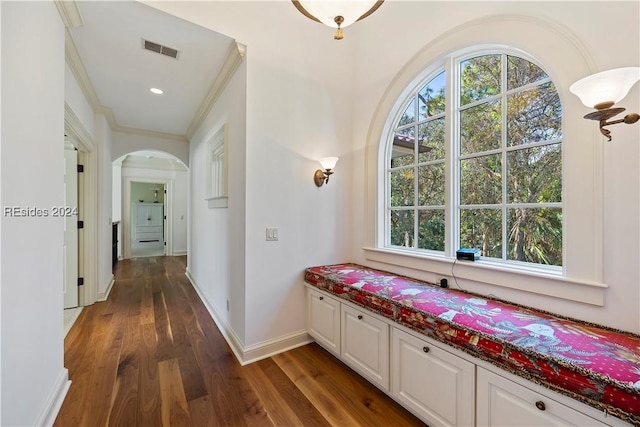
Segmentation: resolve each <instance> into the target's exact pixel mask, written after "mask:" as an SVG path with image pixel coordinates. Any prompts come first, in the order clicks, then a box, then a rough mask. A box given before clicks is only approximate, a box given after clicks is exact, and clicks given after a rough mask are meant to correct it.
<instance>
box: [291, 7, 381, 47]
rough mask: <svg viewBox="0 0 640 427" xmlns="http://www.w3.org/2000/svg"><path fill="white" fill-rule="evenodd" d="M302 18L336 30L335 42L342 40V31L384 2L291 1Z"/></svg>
mask: <svg viewBox="0 0 640 427" xmlns="http://www.w3.org/2000/svg"><path fill="white" fill-rule="evenodd" d="M291 1H292V2H293V5H294V6H295V7H296V9H298V10H299V11H300V12H301V13H302V14H303V15H304V16H306V17H307V18H309V19H313V20H314V21H316V22H321V23H323V24H325V25H327V26H329V27H332V28H337V30H336V33H335V35H334V36H333V38H334V39H336V40H342V38H343V33H342V29H343V28H344V27H346V26H348V25H351V24H353V23H354V22H356V21H359V20H361V19H364V18H366V17H367V16H369V15H371V14H372V13H373V12H375V11H376V10H377V9H378V8H379V7H380V5H381V4H382V3H383V2H384V0H379V1H375V0H373V1H371V0H342V1H336V0H291Z"/></svg>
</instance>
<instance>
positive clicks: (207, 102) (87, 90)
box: [55, 0, 247, 142]
mask: <svg viewBox="0 0 640 427" xmlns="http://www.w3.org/2000/svg"><path fill="white" fill-rule="evenodd" d="M55 4H56V6H57V7H58V10H59V11H60V15H61V16H62V20H63V21H64V23H65V26H66V27H67V28H66V31H65V58H66V61H67V64H68V65H69V68H70V69H71V72H72V73H73V75H74V77H75V79H76V81H77V82H78V85H79V86H80V89H81V90H82V93H83V94H84V96H85V98H86V99H87V101H88V102H89V104H90V105H91V108H92V109H93V112H94V113H97V114H103V115H104V116H105V118H106V119H107V123H109V126H110V127H111V130H112V131H114V132H121V133H127V134H132V135H141V136H149V137H155V138H163V139H168V140H173V141H179V142H189V139H191V137H193V134H194V133H195V131H196V130H197V129H198V128H199V127H200V125H201V124H202V122H203V121H204V119H205V118H206V116H207V114H209V111H211V108H212V107H213V105H214V104H215V102H216V100H217V99H218V98H219V97H220V95H221V94H222V92H223V90H224V88H225V87H226V85H227V84H228V83H229V80H231V77H232V76H233V74H234V73H235V71H236V69H237V68H238V66H239V65H240V64H241V63H242V60H243V59H244V56H245V54H246V51H247V47H246V46H245V45H243V44H240V43H237V42H232V43H231V46H230V47H229V50H228V51H227V55H226V57H225V61H224V63H223V64H222V68H221V69H220V72H219V73H218V75H217V77H216V79H215V81H214V82H213V84H212V85H211V88H210V89H209V91H208V92H207V96H206V97H205V99H204V101H203V102H202V104H201V105H200V108H199V109H198V112H197V113H196V115H195V117H194V118H193V120H192V121H191V124H190V125H189V128H188V129H187V132H186V134H185V135H177V134H173V133H167V132H157V131H152V130H146V129H138V128H132V127H126V126H120V125H119V124H118V122H117V121H116V119H115V116H114V115H113V112H112V111H111V109H110V108H109V107H105V106H104V105H102V104H101V103H100V99H99V98H98V94H97V93H96V91H95V89H94V87H93V84H92V83H91V79H90V78H89V74H88V73H87V69H86V68H85V66H84V63H83V62H82V57H81V56H80V52H79V51H78V48H77V46H76V44H75V42H74V40H73V36H72V35H71V32H70V31H69V27H77V26H82V25H84V23H83V21H82V17H81V16H80V12H79V10H78V6H77V4H76V2H75V1H73V0H71V1H66V0H65V1H60V0H56V1H55ZM67 109H68V110H71V109H70V108H68V107H67Z"/></svg>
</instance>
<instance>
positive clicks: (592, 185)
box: [361, 15, 607, 306]
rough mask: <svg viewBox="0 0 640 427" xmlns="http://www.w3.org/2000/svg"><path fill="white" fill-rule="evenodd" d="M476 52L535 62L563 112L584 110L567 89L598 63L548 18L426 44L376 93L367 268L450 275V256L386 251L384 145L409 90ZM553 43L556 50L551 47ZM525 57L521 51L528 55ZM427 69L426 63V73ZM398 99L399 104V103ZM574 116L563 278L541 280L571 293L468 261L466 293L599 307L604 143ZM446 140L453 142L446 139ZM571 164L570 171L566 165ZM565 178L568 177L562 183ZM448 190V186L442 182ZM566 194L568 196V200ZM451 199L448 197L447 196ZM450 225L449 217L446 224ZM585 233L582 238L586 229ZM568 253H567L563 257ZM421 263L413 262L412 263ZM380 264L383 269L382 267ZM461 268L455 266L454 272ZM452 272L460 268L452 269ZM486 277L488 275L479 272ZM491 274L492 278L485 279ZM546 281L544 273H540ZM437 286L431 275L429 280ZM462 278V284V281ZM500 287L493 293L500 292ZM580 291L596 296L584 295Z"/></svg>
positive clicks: (566, 124)
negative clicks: (507, 291)
mask: <svg viewBox="0 0 640 427" xmlns="http://www.w3.org/2000/svg"><path fill="white" fill-rule="evenodd" d="M532 33H536V34H541V35H542V36H541V37H535V38H532V37H529V36H527V34H532ZM471 42H472V43H473V46H474V49H473V50H476V51H478V52H480V49H479V48H480V47H481V46H483V45H484V46H488V47H490V48H491V50H493V49H495V48H500V47H501V46H507V45H508V47H510V48H511V49H513V51H514V53H515V52H518V56H521V57H523V58H525V59H529V58H532V59H534V61H533V62H534V63H537V64H545V69H546V70H547V72H548V74H549V75H550V77H551V79H552V81H553V82H554V84H555V85H556V90H557V91H558V93H559V95H560V100H561V102H562V105H563V108H564V109H565V111H572V112H574V113H575V112H576V111H581V105H580V103H579V101H578V100H576V99H574V98H575V97H573V96H572V95H571V94H570V93H569V90H568V88H569V86H570V85H571V83H573V82H574V81H575V80H577V79H578V78H580V76H582V75H586V74H589V73H593V72H594V70H595V69H596V67H595V64H594V62H593V60H592V59H591V57H590V56H589V54H588V50H587V49H586V47H585V46H584V45H582V43H581V41H580V40H579V39H578V38H577V37H576V36H575V35H574V34H573V33H571V32H570V31H568V30H567V29H566V28H565V27H564V26H562V25H561V24H559V23H556V22H552V21H549V20H540V19H537V18H534V17H530V16H523V15H500V16H487V17H483V18H479V19H476V20H473V21H469V22H466V23H465V24H464V25H460V26H458V27H455V28H453V29H451V30H449V31H447V32H446V33H444V34H443V35H441V36H439V37H436V38H435V39H433V40H432V41H431V42H429V43H428V44H427V45H425V47H424V48H423V49H421V50H420V51H419V52H418V53H417V54H416V55H414V56H413V57H412V58H410V59H409V60H408V62H407V63H406V64H405V65H404V66H403V67H401V68H400V69H399V71H398V73H397V75H396V76H395V77H394V78H393V79H392V80H391V81H390V83H389V87H388V88H387V89H386V91H384V93H382V94H381V99H380V102H379V105H378V107H377V109H376V111H375V112H374V115H373V117H372V119H371V123H370V127H369V133H368V136H367V143H366V156H367V160H366V162H367V171H366V176H367V179H368V180H369V184H368V185H367V196H366V199H365V201H366V206H367V209H369V210H370V214H369V215H368V216H367V218H368V224H369V227H368V230H366V234H365V240H364V241H363V243H364V244H363V245H362V246H361V249H362V258H363V261H362V262H365V261H370V263H369V264H372V266H376V265H378V266H379V267H381V268H382V267H385V268H387V269H388V270H390V271H394V270H396V271H397V272H399V273H400V274H409V273H407V269H406V268H403V267H407V268H410V269H411V270H412V271H414V273H411V275H417V276H421V277H427V278H426V279H425V280H429V279H428V277H430V276H433V275H434V274H437V275H448V276H450V274H451V272H450V268H449V265H451V264H453V261H454V260H453V258H451V257H448V258H447V257H443V256H436V255H434V254H427V253H424V254H409V253H403V251H397V250H392V249H388V248H385V247H384V236H385V230H384V226H385V223H384V222H383V221H384V219H385V201H386V200H387V194H388V192H389V189H388V188H387V187H386V185H385V184H386V180H385V175H386V164H387V163H386V158H385V157H386V152H387V150H386V143H387V141H388V140H389V137H390V135H391V132H393V130H394V129H393V127H394V126H395V124H396V123H397V119H398V118H399V116H398V117H395V118H390V113H392V112H397V114H402V112H401V111H400V109H401V108H402V107H403V105H401V104H402V103H404V102H406V100H407V99H409V97H410V95H411V93H412V92H413V91H414V88H415V87H417V86H418V83H419V82H420V80H421V79H422V80H423V81H424V82H425V83H426V80H427V79H426V78H425V76H427V75H429V74H433V75H435V70H436V69H437V68H442V63H443V62H444V58H446V57H447V56H448V55H450V54H451V52H454V51H455V52H457V53H458V54H459V55H463V53H462V52H463V51H464V49H466V48H468V46H469V43H471ZM549 45H553V46H554V47H555V48H554V49H548V46H549ZM525 52H526V53H525ZM425 64H428V65H427V67H426V68H425ZM400 101H402V102H400ZM582 122H583V121H582V120H581V116H580V115H578V114H573V113H571V114H565V115H564V117H563V124H562V127H563V134H564V135H563V138H564V139H563V140H564V141H565V143H564V144H563V153H562V158H563V165H564V167H563V191H564V192H565V196H564V197H563V204H564V212H563V215H564V217H565V227H564V229H563V242H565V243H564V244H565V245H567V246H566V248H567V249H568V250H567V249H565V251H564V252H565V257H564V258H565V259H564V260H563V269H564V274H562V275H556V276H549V277H547V276H545V277H544V278H542V279H535V280H541V281H542V282H544V283H547V284H548V285H550V286H548V287H553V286H556V287H557V285H559V284H561V283H563V284H566V286H563V287H564V288H565V289H572V292H563V293H562V295H558V294H559V293H560V292H558V291H554V290H548V289H543V287H541V288H538V289H521V288H522V287H521V286H519V284H518V283H513V281H521V280H523V281H525V282H527V281H530V280H531V278H533V277H536V276H535V275H534V274H532V273H531V272H528V271H518V270H511V271H506V272H505V271H502V270H500V269H496V268H491V267H490V266H487V267H489V268H486V269H485V268H483V264H484V263H485V262H486V261H483V262H475V263H470V265H468V266H467V267H465V271H468V274H466V273H465V276H468V281H467V282H466V283H468V284H469V290H472V291H473V290H476V289H479V288H478V286H481V288H480V289H482V292H486V293H491V292H490V291H489V292H487V291H486V289H487V286H488V287H489V288H488V289H489V290H490V289H491V286H492V285H494V284H495V285H496V286H503V287H505V288H512V289H516V290H522V291H524V293H522V294H519V295H520V296H518V294H517V293H516V294H511V295H512V297H511V298H515V300H516V301H518V300H521V301H522V302H523V303H524V302H526V301H528V299H527V296H526V295H527V293H528V292H530V293H538V294H541V295H548V296H552V297H559V298H563V299H566V300H569V301H576V302H586V303H589V304H594V305H599V306H601V305H603V299H604V292H605V290H606V288H607V285H606V284H604V281H603V277H604V272H603V266H604V264H603V263H604V247H603V242H604V235H603V233H604V231H603V230H604V222H603V221H604V205H603V202H604V194H603V188H604V168H603V156H604V154H603V150H604V149H603V144H602V143H601V141H600V138H599V135H598V134H597V130H594V129H593V128H589V127H585V126H584V124H583V123H582ZM448 140H450V138H448ZM567 157H568V158H571V160H572V161H571V164H570V165H568V164H567V162H566V159H567ZM565 174H566V175H568V179H567V180H564V177H565ZM447 187H448V188H449V189H450V186H449V185H448V184H447ZM569 192H570V194H568V193H569ZM446 196H447V197H451V195H450V194H447V195H446ZM446 220H447V221H449V218H446ZM585 229H588V230H590V232H589V233H584V232H583V230H585ZM567 252H568V253H569V254H568V256H567ZM416 260H418V262H416ZM380 263H383V264H382V265H380ZM457 268H458V267H456V269H457ZM456 271H457V270H456ZM483 271H485V272H483ZM486 272H490V274H488V273H486ZM543 276H544V275H543ZM433 279H434V280H435V279H436V277H435V276H434V277H433ZM463 280H464V279H463ZM498 291H499V288H495V292H498ZM584 292H587V293H590V294H593V295H592V296H585V297H583V296H582V294H583V293H584Z"/></svg>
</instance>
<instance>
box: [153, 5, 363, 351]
mask: <svg viewBox="0 0 640 427" xmlns="http://www.w3.org/2000/svg"><path fill="white" fill-rule="evenodd" d="M148 4H149V5H150V6H152V7H156V8H159V9H162V10H165V11H167V12H169V13H173V14H174V15H177V16H179V17H181V18H184V19H188V20H190V21H192V22H195V23H197V24H199V25H202V26H205V27H207V28H211V29H213V30H214V31H217V32H220V33H223V34H226V35H227V36H229V37H233V38H234V39H236V40H237V41H238V42H240V43H243V44H245V45H246V46H247V56H246V59H245V60H246V67H247V68H246V70H247V71H246V73H247V82H246V85H247V119H246V120H247V122H246V123H247V124H246V126H247V127H246V159H245V168H246V177H245V183H246V226H245V228H244V230H245V233H246V235H244V239H245V255H244V257H243V259H244V260H245V262H246V266H245V274H246V277H245V281H244V294H245V295H244V299H245V301H244V313H245V314H244V317H245V319H244V325H245V329H244V333H242V330H241V329H240V326H237V329H238V330H236V331H235V332H236V333H237V335H238V336H240V338H241V339H242V341H243V344H244V347H245V350H248V351H250V350H254V349H257V348H259V347H261V346H263V345H267V344H268V342H271V343H272V342H274V341H276V342H277V341H281V342H285V341H287V339H290V338H291V339H293V341H295V339H296V338H303V337H304V336H306V333H305V332H306V326H305V308H304V288H303V286H302V277H303V271H304V269H305V268H306V267H308V266H312V265H318V264H327V263H335V262H340V261H344V260H345V259H346V258H347V256H348V244H347V238H348V235H347V234H348V232H347V226H348V223H347V218H349V214H348V213H349V211H350V206H349V202H348V194H349V192H350V186H351V184H350V179H351V172H350V168H349V160H348V157H349V154H350V152H351V145H352V141H351V116H352V109H351V84H352V78H351V76H352V71H351V70H352V60H351V57H352V55H351V53H352V48H353V43H354V39H353V38H351V36H350V32H349V31H346V36H345V39H344V40H342V41H341V42H336V41H335V40H333V31H332V30H331V29H329V28H327V27H324V26H323V25H320V24H317V23H314V22H312V21H310V20H309V19H308V18H305V17H304V16H303V15H301V14H300V12H298V11H297V10H296V8H295V7H293V5H292V4H291V3H290V2H188V3H155V2H149V3H148ZM282 23H286V25H282ZM363 24H365V25H366V20H365V21H363ZM194 141H195V138H194V139H192V144H193V142H194ZM330 155H336V156H339V157H341V158H342V160H340V161H339V162H338V165H337V167H336V170H335V175H333V176H332V179H331V182H330V183H329V185H326V186H324V187H322V188H316V186H315V185H314V183H313V173H314V171H315V170H316V169H317V168H318V167H319V164H318V163H317V161H316V160H317V159H318V158H320V157H324V156H330ZM191 161H192V162H195V161H196V160H195V156H192V159H191ZM235 161H238V160H235ZM232 162H234V160H232ZM195 176H196V175H194V177H195ZM194 179H195V178H194ZM192 182H193V181H192ZM230 182H231V183H233V181H232V180H230ZM194 191H197V189H196V188H194ZM197 197H198V195H197V194H195V193H194V194H193V195H192V198H193V201H192V205H195V204H196V203H198V202H199V200H198V199H197ZM229 203H231V197H230V199H229ZM191 227H192V233H191V234H192V236H195V235H196V233H200V232H204V233H206V232H207V231H208V229H204V230H203V229H202V228H199V225H198V224H196V223H193V224H191ZM266 227H277V228H278V229H279V236H280V237H279V238H280V240H279V241H277V242H266V241H265V228H266ZM231 233H232V234H231V235H230V239H231V241H232V243H233V242H234V241H236V240H237V239H238V238H242V237H243V235H242V234H241V230H236V229H235V228H234V226H233V225H231ZM191 244H192V245H193V248H192V252H191V253H190V255H191V256H197V253H198V249H197V246H195V242H192V243H191ZM239 250H240V249H239ZM240 252H241V251H240ZM231 254H233V252H231ZM233 255H235V254H233ZM240 255H241V253H240ZM201 256H207V254H202V255H201ZM241 259H242V258H236V257H235V256H234V257H233V258H232V259H231V262H234V263H235V262H242V261H241ZM193 267H195V265H194V266H193ZM232 268H233V266H232ZM215 279H216V278H215V277H210V280H215ZM239 286H242V281H240V282H236V281H235V280H232V288H231V292H239V293H241V292H242V291H240V290H237V287H239ZM239 297H242V295H239ZM232 299H233V297H232ZM231 314H232V316H233V314H234V313H231ZM232 323H233V324H234V325H239V324H238V323H235V322H234V321H233V320H232ZM235 327H236V326H234V328H235Z"/></svg>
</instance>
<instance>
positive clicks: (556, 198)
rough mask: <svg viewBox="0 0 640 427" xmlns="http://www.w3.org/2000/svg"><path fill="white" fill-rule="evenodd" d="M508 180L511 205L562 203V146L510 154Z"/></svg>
mask: <svg viewBox="0 0 640 427" xmlns="http://www.w3.org/2000/svg"><path fill="white" fill-rule="evenodd" d="M507 176H508V187H507V190H508V193H509V203H550V202H561V201H562V153H561V151H560V144H551V145H545V146H542V147H535V148H525V149H521V150H515V151H510V152H509V153H508V154H507Z"/></svg>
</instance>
